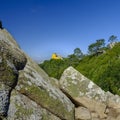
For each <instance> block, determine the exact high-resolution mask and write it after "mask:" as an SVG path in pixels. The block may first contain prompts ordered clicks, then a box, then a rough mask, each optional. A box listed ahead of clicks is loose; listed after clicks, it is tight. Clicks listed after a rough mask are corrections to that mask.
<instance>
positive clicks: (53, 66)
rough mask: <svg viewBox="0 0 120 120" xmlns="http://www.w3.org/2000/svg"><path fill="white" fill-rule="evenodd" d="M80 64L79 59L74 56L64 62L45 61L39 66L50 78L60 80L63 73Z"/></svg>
mask: <svg viewBox="0 0 120 120" xmlns="http://www.w3.org/2000/svg"><path fill="white" fill-rule="evenodd" d="M78 63H79V60H78V58H77V57H76V56H75V55H74V54H72V55H70V56H69V57H68V58H64V59H63V60H54V59H51V60H45V61H44V62H43V63H42V64H39V66H40V67H41V68H42V69H43V70H44V71H45V72H46V73H47V74H48V75H49V76H50V77H54V78H57V79H59V78H60V76H61V74H62V73H63V71H64V70H65V69H66V68H67V67H69V66H73V67H75V66H77V65H78Z"/></svg>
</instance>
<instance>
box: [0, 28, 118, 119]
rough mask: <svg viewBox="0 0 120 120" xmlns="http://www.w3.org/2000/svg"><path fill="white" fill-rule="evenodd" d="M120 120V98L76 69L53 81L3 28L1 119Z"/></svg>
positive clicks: (0, 45) (0, 32) (0, 43)
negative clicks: (104, 89) (105, 90)
mask: <svg viewBox="0 0 120 120" xmlns="http://www.w3.org/2000/svg"><path fill="white" fill-rule="evenodd" d="M1 119H2V120H120V97H119V96H118V95H113V94H111V93H110V92H104V91H103V90H102V89H101V88H100V87H98V86H97V85H96V84H94V83H93V82H92V81H90V80H89V79H88V78H86V77H84V76H83V75H82V74H80V73H79V72H78V71H77V70H75V69H74V68H73V67H69V68H67V69H66V70H65V71H64V73H63V75H62V76H61V78H60V81H59V82H58V80H56V79H54V78H50V77H49V76H48V75H47V74H46V73H45V72H44V71H43V70H42V69H41V68H40V67H39V66H38V65H37V64H36V63H35V62H34V61H33V60H32V59H31V58H30V57H29V56H27V55H26V54H25V53H24V52H23V51H22V50H21V49H20V48H19V46H18V45H17V43H16V42H15V40H14V39H13V37H12V36H11V35H10V34H9V33H8V32H7V31H6V30H5V29H0V120H1Z"/></svg>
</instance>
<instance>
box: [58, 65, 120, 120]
mask: <svg viewBox="0 0 120 120" xmlns="http://www.w3.org/2000/svg"><path fill="white" fill-rule="evenodd" d="M60 88H61V90H62V91H63V92H64V93H65V94H66V95H67V96H68V97H69V98H70V99H71V100H72V101H73V103H74V104H75V105H76V106H77V107H78V106H83V107H86V108H88V109H89V111H90V112H91V113H92V112H94V113H96V115H98V117H93V116H92V119H104V120H109V119H111V118H114V119H117V117H118V115H119V114H120V113H119V109H120V96H118V95H113V94H111V93H110V92H105V91H103V90H102V89H101V88H100V87H98V86H97V85H96V84H94V83H93V82H92V81H90V80H89V79H88V78H86V77H85V76H83V75H82V74H81V73H79V72H78V71H77V70H75V69H74V68H73V67H69V68H67V69H66V70H65V71H64V72H63V75H62V76H61V78H60ZM113 109H114V112H113V111H112V112H111V110H113ZM108 118H109V119H108Z"/></svg>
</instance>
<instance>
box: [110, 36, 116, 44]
mask: <svg viewBox="0 0 120 120" xmlns="http://www.w3.org/2000/svg"><path fill="white" fill-rule="evenodd" d="M115 41H117V36H115V35H111V36H110V37H109V39H108V42H110V43H113V42H115Z"/></svg>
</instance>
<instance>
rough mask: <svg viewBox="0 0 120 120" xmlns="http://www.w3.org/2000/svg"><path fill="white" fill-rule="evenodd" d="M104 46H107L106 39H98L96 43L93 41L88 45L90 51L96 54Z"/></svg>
mask: <svg viewBox="0 0 120 120" xmlns="http://www.w3.org/2000/svg"><path fill="white" fill-rule="evenodd" d="M104 46H105V40H104V39H99V40H96V42H95V43H92V44H91V45H89V46H88V52H89V53H90V54H96V53H97V52H98V51H99V50H101V49H103V48H104Z"/></svg>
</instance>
